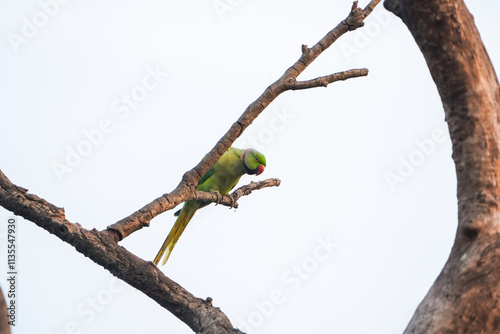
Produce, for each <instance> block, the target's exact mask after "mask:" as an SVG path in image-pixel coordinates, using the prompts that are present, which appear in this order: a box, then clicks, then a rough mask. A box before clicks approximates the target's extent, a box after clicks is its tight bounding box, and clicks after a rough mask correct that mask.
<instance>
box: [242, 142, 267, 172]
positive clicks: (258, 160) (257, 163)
mask: <svg viewBox="0 0 500 334" xmlns="http://www.w3.org/2000/svg"><path fill="white" fill-rule="evenodd" d="M241 159H242V160H243V165H244V166H245V169H246V170H247V173H248V174H250V175H260V174H262V172H263V171H264V168H265V167H266V157H264V154H262V153H260V152H258V151H257V150H254V149H253V148H249V149H247V150H245V152H243V155H242V156H241Z"/></svg>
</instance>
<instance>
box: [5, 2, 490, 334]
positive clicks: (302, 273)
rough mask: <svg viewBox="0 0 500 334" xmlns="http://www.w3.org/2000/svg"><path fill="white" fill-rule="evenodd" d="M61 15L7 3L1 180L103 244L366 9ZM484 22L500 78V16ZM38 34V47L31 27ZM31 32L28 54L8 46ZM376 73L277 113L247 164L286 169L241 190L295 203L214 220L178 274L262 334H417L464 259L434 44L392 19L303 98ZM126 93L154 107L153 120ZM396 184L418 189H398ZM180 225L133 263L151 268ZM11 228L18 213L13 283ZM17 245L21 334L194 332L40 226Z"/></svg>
mask: <svg viewBox="0 0 500 334" xmlns="http://www.w3.org/2000/svg"><path fill="white" fill-rule="evenodd" d="M54 1H55V0H52V2H51V0H42V1H41V3H42V4H51V5H47V6H45V7H47V9H46V10H48V11H51V14H52V15H51V17H49V16H47V15H46V14H45V17H44V14H43V12H42V5H41V4H40V3H39V2H38V1H27V0H25V1H16V2H13V1H6V0H0V36H2V38H0V56H1V61H0V72H1V73H2V74H3V75H2V79H1V80H0V109H1V110H2V114H1V115H2V123H1V124H2V128H1V131H0V142H2V143H3V145H2V151H1V155H0V169H1V170H2V171H3V172H4V173H5V174H6V175H7V176H8V177H9V178H10V179H11V181H13V182H14V183H16V184H18V185H20V186H23V187H26V188H28V189H30V191H31V192H33V193H35V194H37V195H39V196H41V197H43V198H45V199H47V200H48V201H50V202H52V203H54V204H55V205H58V206H61V207H64V208H65V210H66V215H67V218H68V219H69V220H70V221H72V222H79V223H80V224H82V225H83V226H84V227H86V228H89V229H91V228H94V227H95V228H97V229H104V228H105V227H106V226H108V225H110V224H112V223H114V222H116V221H117V220H119V219H121V218H123V217H125V216H127V215H129V214H130V213H132V212H133V211H135V210H137V209H139V208H140V207H142V206H143V205H144V204H146V203H149V202H150V201H151V200H153V199H154V198H156V197H158V196H160V195H161V194H163V193H165V192H169V191H171V190H172V189H173V188H174V187H175V186H176V185H177V184H178V182H179V180H180V178H181V176H182V174H183V173H184V172H185V171H186V170H188V169H190V168H191V167H193V166H194V165H195V164H196V163H197V162H198V161H199V159H200V158H201V157H202V156H203V155H204V154H205V153H206V152H207V151H208V150H209V149H210V148H211V147H212V146H213V145H214V144H215V142H216V141H217V140H218V139H219V138H220V137H221V136H222V135H223V134H224V132H225V131H226V130H227V129H228V127H229V126H230V124H231V123H232V122H234V121H235V120H236V119H237V117H238V116H239V115H240V114H241V113H242V112H243V110H244V109H245V107H246V106H247V105H248V104H249V103H251V102H252V101H253V100H255V99H256V98H257V97H258V96H259V95H260V93H261V92H262V91H263V90H264V89H265V87H267V86H268V85H269V84H270V83H272V82H273V81H274V80H276V79H277V78H278V77H279V76H280V75H281V74H282V73H283V71H284V70H285V69H286V68H287V67H289V66H290V65H291V64H292V63H293V62H294V61H295V60H296V59H297V58H298V57H299V56H300V46H301V44H308V45H309V46H312V45H313V44H314V43H316V42H317V41H318V40H319V39H320V38H321V37H323V35H324V34H326V33H327V32H328V31H329V30H330V29H331V28H333V27H334V26H335V25H336V24H337V23H338V22H339V21H340V20H342V19H344V18H345V16H346V15H347V13H348V11H349V9H350V6H351V2H350V1H330V2H325V1H319V0H313V1H308V2H307V4H305V3H304V2H299V1H273V2H271V3H270V2H269V1H257V0H256V1H242V0H240V1H236V0H233V1H229V0H221V1H213V0H209V1H203V2H197V3H195V4H193V3H192V2H185V3H184V2H182V3H181V2H176V3H169V2H166V1H157V0H150V1H143V2H133V1H100V2H99V1H86V2H85V1H77V0H73V1H71V2H68V3H67V4H61V5H59V8H56V7H54ZM61 2H63V1H62V0H61ZM366 3H367V1H364V2H363V3H362V5H363V6H364V5H366ZM217 4H219V5H220V4H225V5H226V6H230V8H231V10H228V11H225V12H223V13H221V12H217V10H216V9H215V7H214V5H217ZM468 4H469V6H470V9H471V11H472V13H473V14H474V16H475V18H476V23H477V25H478V27H479V30H480V31H481V34H482V37H483V40H484V42H485V44H486V47H487V49H488V51H489V53H490V57H491V59H492V61H493V63H494V64H496V65H497V66H498V64H499V63H500V48H499V45H498V37H497V36H496V32H497V27H496V17H495V13H497V12H498V10H500V4H499V3H498V2H497V1H493V0H482V1H474V2H472V1H468ZM33 17H35V19H37V20H39V21H37V22H38V24H39V25H40V27H39V28H35V29H36V30H33V29H31V30H30V28H29V27H28V25H29V23H26V22H33ZM44 18H48V19H47V20H46V22H44ZM23 27H24V31H23ZM23 33H24V34H25V35H26V36H27V38H26V39H25V40H23V43H21V44H19V45H17V51H16V50H15V49H16V48H14V47H13V45H12V43H11V42H10V41H9V36H10V38H11V39H12V38H13V37H12V36H14V35H13V34H17V35H18V36H22V34H23ZM358 67H367V68H369V70H370V74H369V76H368V77H366V78H359V79H353V80H350V81H347V82H340V83H335V84H332V85H331V86H329V87H328V88H326V89H324V88H317V89H314V90H308V91H298V92H288V93H285V94H283V95H282V96H280V97H279V98H278V99H277V100H276V101H275V102H273V103H272V104H271V106H270V107H269V108H268V109H267V110H266V111H265V112H264V113H263V114H262V116H261V117H260V118H259V119H258V120H257V121H256V122H254V124H253V125H252V126H251V127H250V128H249V129H248V131H247V132H246V133H245V134H244V136H243V138H241V139H239V140H238V142H237V143H236V144H235V146H236V147H246V146H250V145H252V146H254V147H256V148H258V149H259V150H261V151H262V152H263V153H264V154H265V155H266V158H267V161H268V168H267V169H266V171H265V173H264V174H262V175H261V176H259V177H250V176H247V177H245V178H243V179H242V183H241V184H243V183H248V182H250V181H251V180H258V179H264V178H268V177H278V178H280V179H281V180H282V185H281V186H280V187H279V188H273V189H265V190H261V191H258V192H256V193H254V194H252V195H251V196H249V197H245V198H243V199H241V200H240V201H239V202H240V208H239V209H238V210H229V209H227V208H225V207H214V206H210V207H208V208H206V209H203V210H202V211H200V212H199V213H198V214H197V215H196V216H195V217H194V219H193V220H192V222H191V224H190V225H189V228H187V230H186V232H185V233H184V235H183V236H182V237H181V239H180V241H179V243H178V244H177V246H176V248H175V250H174V252H173V254H172V256H171V258H170V260H169V263H168V264H167V265H166V266H165V267H163V268H162V269H163V270H164V272H165V273H166V274H167V276H169V277H171V278H172V279H173V280H175V281H176V282H178V283H179V284H181V285H182V286H184V287H185V288H186V289H187V290H189V291H190V292H191V293H193V294H195V295H196V296H198V297H202V298H206V297H208V296H210V297H212V298H213V299H214V305H216V306H218V307H221V308H222V310H223V311H224V312H225V313H226V314H227V315H228V316H229V318H230V319H231V321H232V322H233V324H234V325H235V326H240V327H241V328H242V329H243V330H246V331H247V332H248V333H312V332H314V333H332V332H335V333H347V334H351V333H372V334H377V333H381V334H382V333H384V334H387V333H401V332H402V330H403V329H404V328H405V326H406V324H407V323H408V321H409V320H410V318H411V316H412V314H413V312H414V310H415V308H416V307H417V305H418V303H419V302H420V301H421V299H422V298H423V296H424V295H425V294H426V292H427V290H428V289H429V287H430V285H431V284H432V282H433V281H434V279H435V277H436V276H437V275H438V273H439V271H440V269H441V268H442V266H443V264H444V262H445V261H446V259H447V256H448V254H449V250H450V248H451V245H452V243H453V239H454V234H455V228H456V216H457V213H456V211H457V207H456V181H455V169H454V165H453V162H452V159H451V143H450V140H449V136H448V132H447V127H446V124H445V122H444V113H443V110H442V106H441V103H440V99H439V96H438V94H437V91H436V88H435V86H434V84H433V81H432V79H431V77H430V75H429V73H428V70H427V68H426V65H425V62H424V60H423V57H422V55H421V54H420V52H419V50H418V48H417V46H416V44H415V43H414V41H413V39H412V37H411V36H410V34H409V32H408V31H407V29H406V27H405V26H404V25H403V24H402V23H401V21H400V20H399V19H397V18H396V17H394V16H392V15H390V14H388V13H387V12H386V11H385V9H384V8H383V6H382V4H380V5H379V6H378V8H377V10H376V11H375V12H374V14H373V15H372V16H371V17H370V18H369V19H368V20H367V27H366V30H359V31H357V32H354V33H350V34H348V35H346V36H344V37H342V39H341V40H339V41H338V42H337V43H336V44H334V46H333V47H332V48H330V49H329V50H328V51H327V52H325V53H324V54H323V55H322V56H321V57H320V58H319V59H318V60H317V61H316V62H315V63H314V64H313V65H312V66H311V67H310V68H309V69H308V70H307V71H306V72H305V73H304V74H303V76H301V77H300V78H302V79H304V78H313V77H316V76H319V75H325V74H330V73H333V72H338V71H341V70H347V69H350V68H358ZM150 72H157V73H160V74H159V75H158V74H157V80H156V81H155V80H153V79H152V77H148V76H150V74H149V73H150ZM165 73H168V74H166V75H165ZM123 94H128V95H131V94H132V95H133V96H135V99H136V101H135V102H134V101H132V102H130V105H131V106H133V107H127V104H126V102H124V101H122V95H123ZM141 94H142V95H141ZM99 127H101V129H102V130H105V131H106V133H103V135H102V138H99V136H98V135H96V134H95V131H94V130H93V129H96V128H99ZM85 132H87V133H93V134H94V137H92V138H93V140H94V144H90V146H89V144H88V140H87V139H86V136H85V134H84V133H85ZM419 145H420V146H419ZM72 150H77V151H78V150H80V151H81V150H84V151H85V150H87V153H88V154H87V156H84V157H83V158H81V159H80V161H78V160H75V159H76V158H75V157H72V158H70V163H71V164H72V166H69V167H68V168H70V169H71V172H66V173H63V174H62V175H59V176H60V177H61V179H62V180H59V178H58V175H57V173H55V171H54V168H53V165H54V163H59V164H61V165H62V164H65V165H66V164H67V162H66V159H67V155H68V154H69V153H68V152H70V151H72ZM71 159H73V160H71ZM403 161H406V162H403ZM409 161H412V162H409ZM398 168H399V172H398ZM388 173H393V174H392V175H393V177H394V175H398V173H401V174H400V175H399V176H398V177H399V179H396V180H397V181H396V183H395V184H393V185H392V186H391V185H390V184H389V183H388V181H387V179H386V178H387V175H388ZM172 213H173V211H172V212H167V213H165V214H163V215H161V216H159V217H158V218H156V219H154V220H153V221H152V226H151V227H150V228H146V229H143V230H141V231H139V232H136V233H135V234H133V235H132V236H131V237H129V238H127V239H126V240H125V241H123V242H122V243H121V245H122V246H124V247H126V248H127V249H128V250H130V251H131V252H133V253H135V254H137V255H138V256H140V257H142V258H144V259H152V258H153V257H154V255H155V254H156V252H157V250H158V248H159V247H160V245H161V243H162V242H163V240H164V238H165V236H166V235H167V233H168V231H169V230H170V227H171V225H172V224H173V222H174V220H175V219H174V217H173V216H172ZM9 216H10V213H9V212H7V211H5V210H3V209H0V226H1V227H0V233H1V234H0V237H1V238H0V239H1V242H2V246H0V247H1V250H0V254H4V255H3V256H2V255H0V265H1V268H6V265H5V263H6V258H7V255H6V250H5V247H6V246H5V238H6V222H7V219H8V217H9ZM319 240H321V241H319ZM17 241H18V252H19V256H18V258H17V263H18V287H17V293H18V296H19V298H18V300H17V303H18V310H17V316H18V317H17V323H16V327H15V328H13V333H14V334H20V333H42V334H56V333H58V334H59V333H67V334H69V333H110V332H114V333H137V332H147V333H191V330H190V329H189V328H188V327H187V326H186V325H184V324H183V323H182V322H181V321H180V320H178V319H177V318H175V317H174V316H173V315H171V314H170V313H169V312H168V311H166V310H165V309H163V308H161V307H160V306H159V305H157V304H156V303H155V302H154V301H152V300H150V299H149V298H148V297H146V296H145V295H143V294H142V293H141V292H139V291H136V290H135V289H133V288H131V287H130V286H128V285H126V284H125V283H122V282H120V281H115V280H114V279H113V277H112V275H110V274H109V273H108V272H107V271H105V270H103V269H102V268H101V267H99V266H97V265H96V264H94V263H93V262H92V261H89V260H88V259H87V258H85V257H84V256H82V255H81V254H80V253H77V252H76V251H75V250H74V249H73V248H72V247H71V246H68V245H67V244H65V243H64V242H62V241H60V240H59V239H58V238H56V237H54V236H52V235H50V234H49V233H47V232H45V231H44V230H42V229H40V228H39V227H37V226H36V225H34V224H33V223H31V222H28V221H24V220H22V219H20V220H19V221H18V234H17ZM328 242H330V243H334V247H330V248H328V249H327V248H321V247H322V246H321V245H323V244H325V243H328ZM328 251H330V252H328ZM294 268H295V269H294ZM297 268H300V269H297ZM2 270H3V269H2ZM6 271H7V270H6V269H5V270H3V271H2V272H5V276H6V275H7V274H6ZM1 275H3V274H0V276H1ZM0 282H2V283H0V285H1V286H2V288H4V292H5V286H6V280H5V279H2V280H1V281H0ZM271 300H272V301H271Z"/></svg>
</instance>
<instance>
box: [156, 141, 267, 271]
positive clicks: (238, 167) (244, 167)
mask: <svg viewBox="0 0 500 334" xmlns="http://www.w3.org/2000/svg"><path fill="white" fill-rule="evenodd" d="M265 166H266V158H265V157H264V155H263V154H262V153H260V152H258V151H256V150H254V149H252V148H250V149H246V150H242V149H238V148H234V147H230V148H229V149H228V150H227V151H226V153H224V154H223V155H222V156H221V157H220V159H219V161H217V162H216V163H215V165H214V166H213V167H212V168H210V170H209V171H208V172H207V173H206V174H205V175H203V177H202V178H201V179H200V181H198V187H197V188H196V189H197V190H201V191H208V192H210V191H218V192H219V193H220V194H221V195H226V194H228V193H229V192H230V191H231V189H233V188H234V186H236V184H237V183H238V181H239V180H240V178H241V177H242V176H243V175H244V174H251V175H260V174H261V173H262V172H263V171H264V168H265ZM208 204H210V203H208V202H203V201H187V202H185V203H184V206H183V207H182V209H181V210H180V211H178V212H176V213H175V216H179V217H178V218H177V220H176V221H175V224H174V226H173V227H172V229H171V230H170V233H169V234H168V236H167V239H165V242H164V243H163V245H162V246H161V248H160V251H159V252H158V254H157V255H156V257H155V259H154V263H155V264H156V265H158V262H160V259H161V258H162V256H163V255H164V254H165V256H164V258H163V263H162V264H163V265H165V263H166V262H167V260H168V257H169V256H170V253H171V252H172V249H173V248H174V246H175V244H176V243H177V240H179V237H180V236H181V234H182V232H184V229H185V228H186V226H187V224H188V223H189V221H190V220H191V218H193V216H194V214H195V212H196V210H198V209H200V208H202V207H204V206H207V205H208Z"/></svg>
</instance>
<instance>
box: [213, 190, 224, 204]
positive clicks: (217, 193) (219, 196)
mask: <svg viewBox="0 0 500 334" xmlns="http://www.w3.org/2000/svg"><path fill="white" fill-rule="evenodd" d="M212 193H213V194H215V196H217V201H216V202H215V205H219V204H220V201H221V200H222V195H221V194H220V192H218V191H217V190H216V191H212Z"/></svg>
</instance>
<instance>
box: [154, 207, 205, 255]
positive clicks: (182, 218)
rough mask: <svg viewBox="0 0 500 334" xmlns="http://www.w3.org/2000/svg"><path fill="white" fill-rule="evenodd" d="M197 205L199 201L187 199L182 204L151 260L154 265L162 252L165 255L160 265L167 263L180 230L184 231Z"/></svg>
mask: <svg viewBox="0 0 500 334" xmlns="http://www.w3.org/2000/svg"><path fill="white" fill-rule="evenodd" d="M199 206H200V204H199V203H197V202H193V201H188V202H186V203H185V204H184V207H183V208H182V210H181V213H180V214H179V217H177V220H176V221H175V224H174V226H173V227H172V229H171V230H170V233H169V234H168V236H167V238H166V239H165V242H164V243H163V245H162V246H161V248H160V251H159V252H158V254H157V255H156V257H155V259H154V261H153V262H154V263H155V264H156V265H158V262H160V259H161V258H162V256H163V254H165V257H164V258H163V262H162V265H165V263H167V260H168V257H169V256H170V253H172V249H174V246H175V244H176V243H177V240H179V237H180V236H181V234H182V232H184V229H185V228H186V226H187V224H188V223H189V221H190V220H191V218H193V216H194V214H195V212H196V210H198V207H199Z"/></svg>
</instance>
